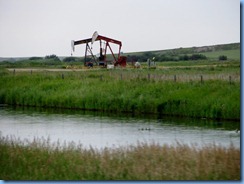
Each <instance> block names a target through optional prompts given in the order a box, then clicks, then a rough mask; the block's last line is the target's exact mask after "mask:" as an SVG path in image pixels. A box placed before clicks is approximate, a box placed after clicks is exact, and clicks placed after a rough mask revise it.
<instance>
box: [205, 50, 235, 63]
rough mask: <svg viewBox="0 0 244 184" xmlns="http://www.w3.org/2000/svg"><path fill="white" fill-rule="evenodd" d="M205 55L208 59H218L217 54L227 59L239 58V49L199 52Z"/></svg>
mask: <svg viewBox="0 0 244 184" xmlns="http://www.w3.org/2000/svg"><path fill="white" fill-rule="evenodd" d="M201 54H203V55H205V56H207V57H208V58H210V59H218V57H219V56H221V55H225V56H227V58H228V59H235V60H238V59H240V49H235V50H222V51H215V52H203V53H201Z"/></svg>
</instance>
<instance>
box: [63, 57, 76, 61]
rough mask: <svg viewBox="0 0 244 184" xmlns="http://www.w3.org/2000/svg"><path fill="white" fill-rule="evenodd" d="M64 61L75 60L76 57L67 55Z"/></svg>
mask: <svg viewBox="0 0 244 184" xmlns="http://www.w3.org/2000/svg"><path fill="white" fill-rule="evenodd" d="M63 61H64V62H75V58H74V57H66V58H64V60H63Z"/></svg>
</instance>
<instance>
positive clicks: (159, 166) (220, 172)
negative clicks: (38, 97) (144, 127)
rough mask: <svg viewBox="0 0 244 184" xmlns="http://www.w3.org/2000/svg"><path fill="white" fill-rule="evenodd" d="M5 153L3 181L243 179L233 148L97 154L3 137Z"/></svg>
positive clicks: (0, 170)
mask: <svg viewBox="0 0 244 184" xmlns="http://www.w3.org/2000/svg"><path fill="white" fill-rule="evenodd" d="M0 150H1V152H0V163H1V167H0V178H1V179H3V180H240V150H239V149H237V148H235V147H233V146H232V145H230V146H229V147H228V148H224V147H220V146H216V145H214V144H211V145H205V146H204V147H202V148H199V147H196V146H193V145H192V146H189V145H185V144H181V143H177V144H175V145H158V144H145V143H138V144H137V145H136V146H128V147H120V148H110V149H109V148H104V149H102V150H97V149H94V148H92V147H91V148H90V149H84V148H82V145H75V144H73V143H69V144H66V145H60V144H59V143H56V144H54V143H50V140H49V139H47V140H45V139H34V140H33V141H32V142H27V141H22V140H19V139H16V138H13V137H3V136H1V137H0Z"/></svg>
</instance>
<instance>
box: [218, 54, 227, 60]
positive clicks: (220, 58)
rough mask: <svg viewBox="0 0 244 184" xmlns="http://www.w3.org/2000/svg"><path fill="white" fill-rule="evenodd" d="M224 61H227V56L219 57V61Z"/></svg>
mask: <svg viewBox="0 0 244 184" xmlns="http://www.w3.org/2000/svg"><path fill="white" fill-rule="evenodd" d="M225 60H227V56H224V55H222V56H219V61H225Z"/></svg>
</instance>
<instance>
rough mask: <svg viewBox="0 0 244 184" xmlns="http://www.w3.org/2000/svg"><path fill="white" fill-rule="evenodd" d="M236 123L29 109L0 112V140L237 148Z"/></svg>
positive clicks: (85, 144)
mask: <svg viewBox="0 0 244 184" xmlns="http://www.w3.org/2000/svg"><path fill="white" fill-rule="evenodd" d="M239 127H240V123H239V122H217V121H207V120H196V119H182V118H181V119H176V118H168V117H163V118H162V117H160V118H157V117H143V118H141V117H132V116H128V115H122V116H121V115H118V116H117V115H114V114H112V115H104V114H98V113H92V112H89V113H84V112H80V111H72V112H71V111H69V112H67V111H62V112H59V111H57V112H49V111H43V110H41V111H40V110H34V111H33V110H32V109H31V110H30V109H13V108H1V109H0V131H1V134H2V136H10V135H11V136H14V137H16V138H20V139H21V140H24V139H27V140H30V141H31V140H33V139H34V138H43V139H48V138H49V139H50V140H51V142H57V141H59V142H60V143H64V142H66V143H67V142H74V143H76V144H82V145H83V147H86V148H89V147H90V146H92V147H93V148H98V149H100V148H104V147H109V148H111V147H119V146H128V145H136V144H137V143H138V142H144V143H152V142H154V143H158V144H160V145H163V144H176V142H177V141H178V142H180V143H184V144H194V145H198V146H203V145H206V144H212V143H215V144H217V145H221V146H229V145H230V144H231V143H232V144H233V145H234V146H235V147H240V133H236V132H235V129H239Z"/></svg>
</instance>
